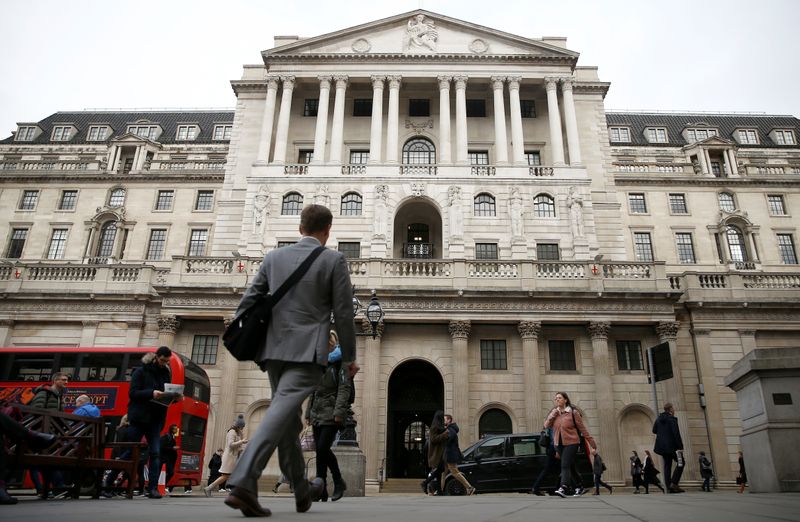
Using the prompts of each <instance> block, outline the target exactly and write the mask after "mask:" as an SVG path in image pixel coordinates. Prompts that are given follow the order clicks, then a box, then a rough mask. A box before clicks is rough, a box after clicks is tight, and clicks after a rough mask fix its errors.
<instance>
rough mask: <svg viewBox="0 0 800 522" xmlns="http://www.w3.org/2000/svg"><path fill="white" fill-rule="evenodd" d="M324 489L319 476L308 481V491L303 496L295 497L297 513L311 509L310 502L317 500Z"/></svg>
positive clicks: (323, 483)
mask: <svg viewBox="0 0 800 522" xmlns="http://www.w3.org/2000/svg"><path fill="white" fill-rule="evenodd" d="M324 489H325V482H323V480H322V479H321V478H315V479H314V480H311V481H309V482H308V491H307V492H306V494H305V496H303V497H300V498H295V501H294V504H295V508H296V509H297V512H298V513H305V512H306V511H308V510H309V509H311V504H312V503H314V502H316V501H317V500H319V498H320V497H321V496H322V491H323V490H324Z"/></svg>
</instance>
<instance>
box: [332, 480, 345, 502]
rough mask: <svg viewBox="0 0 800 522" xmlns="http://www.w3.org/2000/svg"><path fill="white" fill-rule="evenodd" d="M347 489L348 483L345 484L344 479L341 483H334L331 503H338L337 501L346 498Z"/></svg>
mask: <svg viewBox="0 0 800 522" xmlns="http://www.w3.org/2000/svg"><path fill="white" fill-rule="evenodd" d="M346 489H347V483H345V481H344V479H341V480H339V482H334V483H333V495H332V496H331V502H336V501H337V500H339V499H340V498H342V497H343V496H344V492H345V490H346Z"/></svg>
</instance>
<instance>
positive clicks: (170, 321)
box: [158, 315, 181, 334]
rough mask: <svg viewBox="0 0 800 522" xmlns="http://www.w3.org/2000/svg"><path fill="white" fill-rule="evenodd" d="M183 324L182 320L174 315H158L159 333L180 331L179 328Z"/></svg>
mask: <svg viewBox="0 0 800 522" xmlns="http://www.w3.org/2000/svg"><path fill="white" fill-rule="evenodd" d="M180 326H181V321H180V319H178V318H177V317H175V316H174V315H159V316H158V333H169V334H175V333H178V328H180Z"/></svg>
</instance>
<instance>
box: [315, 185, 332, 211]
mask: <svg viewBox="0 0 800 522" xmlns="http://www.w3.org/2000/svg"><path fill="white" fill-rule="evenodd" d="M314 203H316V204H317V205H322V206H323V207H327V208H331V196H330V194H328V185H325V184H322V185H317V193H316V194H315V195H314Z"/></svg>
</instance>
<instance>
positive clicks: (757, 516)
mask: <svg viewBox="0 0 800 522" xmlns="http://www.w3.org/2000/svg"><path fill="white" fill-rule="evenodd" d="M222 501H223V497H221V496H218V497H214V498H211V499H207V498H205V497H203V496H202V495H194V496H188V497H185V496H184V497H177V496H176V497H171V498H164V499H162V500H159V501H151V500H148V499H144V498H136V499H134V500H124V499H111V500H91V499H80V500H67V501H48V502H42V501H40V500H34V499H32V498H28V499H23V500H21V501H20V503H19V504H17V505H15V506H0V520H8V521H15V522H16V521H18V522H35V521H40V520H42V521H44V520H46V521H48V522H53V521H58V522H65V521H73V520H74V521H81V522H84V521H91V522H124V521H132V522H133V521H135V522H141V521H143V520H146V521H167V522H179V521H184V520H186V521H188V520H242V519H243V517H242V516H241V515H240V514H239V512H238V511H236V512H235V511H233V510H231V509H230V508H228V507H227V506H225V505H224V504H223V503H222ZM261 502H262V504H263V505H265V506H267V507H269V508H270V509H271V510H272V518H273V519H275V520H286V521H290V520H295V521H299V520H303V521H306V522H313V521H318V522H321V521H328V520H337V521H346V522H409V521H412V520H413V521H424V522H428V521H436V522H450V521H453V522H473V521H474V522H529V521H532V520H542V521H550V520H553V521H559V522H561V521H572V520H575V521H591V522H605V521H613V522H624V521H629V520H630V521H634V520H637V521H647V522H658V521H665V522H666V521H682V522H686V521H691V520H700V521H703V522H715V521H724V522H738V521H750V520H764V521H772V520H775V521H777V520H795V521H800V494H791V493H784V494H760V495H755V494H752V495H751V494H743V495H738V494H736V493H735V492H728V491H725V492H714V493H709V494H702V493H700V492H697V493H685V494H681V495H661V494H650V495H631V494H627V493H622V494H615V495H602V496H599V497H593V496H583V497H581V498H577V499H561V498H557V497H533V496H530V495H521V494H507V495H506V494H503V495H491V494H489V495H475V496H473V497H424V496H422V495H416V496H413V495H377V496H371V497H363V498H345V499H343V500H342V501H340V502H336V503H333V502H327V503H315V504H314V506H313V507H312V508H311V510H310V511H309V512H308V513H304V514H298V513H295V511H294V501H293V499H292V497H290V496H287V495H280V496H273V495H271V494H269V495H262V496H261Z"/></svg>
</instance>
